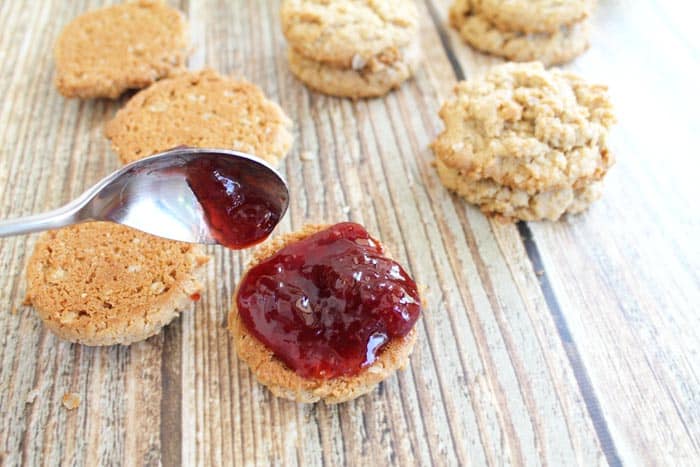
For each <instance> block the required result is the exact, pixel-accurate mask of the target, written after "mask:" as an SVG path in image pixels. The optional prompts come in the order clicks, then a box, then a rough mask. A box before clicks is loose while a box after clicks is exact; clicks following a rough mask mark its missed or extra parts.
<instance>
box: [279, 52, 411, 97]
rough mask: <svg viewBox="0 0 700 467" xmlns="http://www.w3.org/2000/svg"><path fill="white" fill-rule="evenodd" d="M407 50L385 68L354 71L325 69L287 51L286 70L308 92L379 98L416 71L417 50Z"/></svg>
mask: <svg viewBox="0 0 700 467" xmlns="http://www.w3.org/2000/svg"><path fill="white" fill-rule="evenodd" d="M410 49H411V50H410V51H407V52H405V53H404V54H403V55H402V59H401V60H397V61H394V62H391V63H388V64H384V63H381V62H374V63H375V64H374V66H372V67H358V69H357V70H355V69H353V68H348V69H344V68H337V67H333V66H328V65H325V64H323V63H321V62H317V61H314V60H310V59H308V58H306V57H304V56H303V55H301V54H299V53H297V52H296V51H295V50H294V49H289V69H290V70H291V72H292V73H294V75H295V76H296V77H297V78H299V79H300V80H301V81H303V82H304V83H306V85H307V86H309V87H310V88H311V89H314V90H316V91H319V92H322V93H324V94H330V95H333V96H339V97H349V98H352V99H358V98H368V97H379V96H383V95H384V94H386V93H388V92H389V91H391V90H392V89H396V88H398V87H400V86H401V84H402V83H403V82H404V81H406V80H407V79H408V78H410V77H411V76H412V75H413V73H414V72H415V70H416V69H417V67H418V62H419V61H420V50H419V47H418V46H417V45H415V46H411V47H410Z"/></svg>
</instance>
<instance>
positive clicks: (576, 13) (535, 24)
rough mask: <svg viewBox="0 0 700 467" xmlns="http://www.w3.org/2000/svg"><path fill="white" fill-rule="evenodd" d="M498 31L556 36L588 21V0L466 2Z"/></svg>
mask: <svg viewBox="0 0 700 467" xmlns="http://www.w3.org/2000/svg"><path fill="white" fill-rule="evenodd" d="M469 1H471V2H472V4H473V5H474V7H475V9H476V10H477V11H478V13H479V15H481V16H483V17H484V18H485V19H487V20H488V21H489V22H491V23H493V24H494V25H496V27H498V29H500V30H502V31H520V32H524V33H535V32H556V31H557V30H559V28H560V27H561V26H563V25H569V24H572V23H577V22H579V21H582V20H584V19H586V18H588V17H589V16H590V14H591V9H592V7H593V1H592V0H469Z"/></svg>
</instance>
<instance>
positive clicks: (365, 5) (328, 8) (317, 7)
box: [280, 0, 418, 69]
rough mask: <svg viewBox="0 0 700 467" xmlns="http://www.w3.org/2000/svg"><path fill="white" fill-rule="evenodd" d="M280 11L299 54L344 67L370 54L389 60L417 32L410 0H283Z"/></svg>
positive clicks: (416, 17)
mask: <svg viewBox="0 0 700 467" xmlns="http://www.w3.org/2000/svg"><path fill="white" fill-rule="evenodd" d="M280 16H281V20H282V31H283V32H284V35H285V37H286V38H287V41H288V42H289V45H290V47H291V48H293V49H294V50H295V51H296V52H297V53H298V54H300V55H303V56H304V57H306V58H307V59H310V60H313V61H316V62H322V63H324V64H326V65H331V66H335V67H338V68H345V69H348V68H353V67H355V68H357V64H358V62H363V63H366V62H369V61H370V60H372V59H374V58H376V59H380V61H382V62H384V63H391V62H393V61H395V60H397V59H399V58H400V55H401V49H402V48H403V47H405V46H407V45H409V44H410V43H412V42H413V41H414V40H415V38H416V35H417V33H418V11H417V10H416V6H415V4H414V3H413V2H412V1H411V0H334V1H328V0H284V2H283V3H282V7H281V11H280Z"/></svg>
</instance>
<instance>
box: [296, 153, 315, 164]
mask: <svg viewBox="0 0 700 467" xmlns="http://www.w3.org/2000/svg"><path fill="white" fill-rule="evenodd" d="M299 159H301V160H302V161H304V162H308V161H312V160H314V159H316V157H315V156H314V155H313V153H312V152H311V151H302V152H301V154H299Z"/></svg>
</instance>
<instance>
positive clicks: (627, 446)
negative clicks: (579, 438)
mask: <svg viewBox="0 0 700 467" xmlns="http://www.w3.org/2000/svg"><path fill="white" fill-rule="evenodd" d="M435 3H437V4H439V5H437V8H436V9H438V10H441V11H443V12H444V11H446V10H445V9H446V8H447V6H448V4H449V1H436V2H435ZM441 19H442V21H446V16H444V15H443V16H442V17H441ZM593 24H594V30H593V35H592V38H593V40H592V45H591V49H590V50H589V51H588V52H587V53H586V54H584V55H583V56H582V57H580V58H579V59H577V60H576V61H575V62H573V63H572V64H571V65H569V66H568V67H567V68H569V69H572V70H575V71H576V72H577V73H579V74H581V75H583V76H586V77H588V78H589V79H591V80H596V81H599V82H602V83H606V84H608V85H609V86H610V90H611V95H612V97H613V101H614V103H615V105H616V113H617V114H618V118H619V124H618V125H617V127H616V128H615V129H614V131H613V133H612V144H611V145H612V148H613V151H614V153H615V154H616V156H617V165H616V167H614V168H613V170H612V171H611V173H610V174H609V176H608V178H607V182H606V192H605V196H604V197H603V199H602V200H601V201H600V202H598V203H596V204H595V205H594V206H593V207H592V208H591V209H590V210H589V211H588V212H586V213H585V214H583V215H581V216H574V217H571V218H569V220H568V222H559V223H550V222H543V223H530V224H529V226H528V227H524V226H521V227H523V228H521V230H523V231H529V230H531V235H532V245H534V248H535V250H536V251H535V254H536V255H538V256H539V257H540V260H541V261H540V264H539V265H538V268H541V269H542V270H543V271H546V276H545V277H544V280H541V282H545V281H546V282H547V284H546V286H547V287H551V291H550V292H551V297H550V298H549V299H548V301H549V302H550V303H549V306H550V308H551V309H552V311H553V314H554V315H555V318H556V319H559V320H560V321H561V322H562V323H563V326H564V329H563V332H564V334H566V337H568V338H569V339H570V341H571V344H572V345H573V346H574V347H575V349H576V354H575V356H574V357H575V358H574V359H572V366H574V370H575V372H577V373H581V372H585V374H584V375H583V376H582V377H583V378H590V379H589V380H588V381H581V378H582V377H579V376H577V379H579V386H584V387H582V391H583V392H584V397H587V399H589V400H590V397H594V400H593V402H594V406H593V407H592V409H593V411H594V412H595V413H596V414H600V417H603V420H604V422H605V426H604V427H602V428H603V431H604V432H606V433H604V434H605V435H606V436H607V437H608V439H609V441H607V442H606V443H603V444H608V446H607V447H608V448H615V449H616V451H618V452H619V457H620V458H622V459H623V460H626V461H627V462H628V463H633V464H643V463H650V464H676V465H678V464H684V465H693V464H697V462H698V460H699V459H700V400H699V399H698V388H699V387H700V381H699V380H698V375H700V364H699V363H698V362H699V361H700V360H699V359H698V358H697V357H698V354H699V352H700V343H699V342H698V339H697V334H698V330H700V317H699V316H698V314H697V313H696V312H695V307H694V306H693V305H694V304H697V303H700V276H699V275H698V271H699V270H700V268H699V266H700V247H698V239H700V216H698V208H697V200H698V199H700V190H699V188H698V185H697V183H696V182H695V179H696V175H695V174H696V173H697V170H698V168H700V164H699V163H698V161H697V158H696V156H695V153H696V152H697V150H696V149H695V147H696V146H697V143H698V137H697V135H698V129H700V126H698V122H697V119H696V118H694V117H693V115H692V114H691V113H689V109H696V108H698V104H700V94H698V92H697V90H696V86H697V82H698V79H699V78H700V61H699V56H698V54H697V48H696V47H697V44H698V43H699V41H698V39H700V34H698V32H697V31H694V30H693V29H692V28H691V27H689V23H688V19H687V18H685V19H684V15H683V10H682V9H681V8H678V7H677V6H676V7H674V6H673V5H669V4H668V3H664V2H654V1H644V2H629V1H627V2H625V1H617V2H614V1H608V2H599V5H598V8H597V10H596V15H595V17H594V21H593ZM651 31H653V37H654V40H653V41H649V40H648V37H649V34H650V32H651ZM447 40H448V48H449V49H451V50H452V51H453V52H454V55H455V58H456V62H457V66H459V67H462V68H463V69H464V70H467V71H466V74H467V76H469V75H474V74H479V73H481V72H483V71H484V70H485V69H487V68H488V67H489V66H492V65H494V64H497V63H501V62H502V61H501V60H500V59H497V58H493V57H487V56H485V55H481V54H478V53H476V52H473V51H471V50H470V49H469V48H467V47H466V46H464V45H463V44H462V43H461V40H460V39H459V37H458V35H457V34H456V33H454V32H449V33H448V37H447ZM509 258H510V257H509ZM561 333H562V331H560V334H561ZM586 384H589V385H590V391H591V393H590V394H588V393H589V391H588V389H586V388H585V385H586ZM598 404H599V406H598ZM590 412H591V410H589V413H590ZM594 418H595V417H594ZM594 421H595V422H596V425H597V426H600V422H599V421H596V420H594ZM599 434H600V430H599ZM608 459H609V460H610V458H608Z"/></svg>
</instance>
